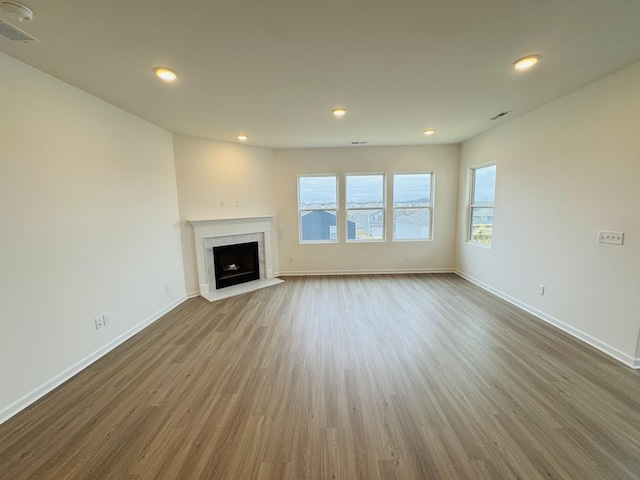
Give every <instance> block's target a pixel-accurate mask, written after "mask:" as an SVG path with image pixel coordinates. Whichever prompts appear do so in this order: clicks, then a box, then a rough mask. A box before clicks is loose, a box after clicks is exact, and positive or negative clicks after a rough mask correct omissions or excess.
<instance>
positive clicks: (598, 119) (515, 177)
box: [456, 64, 640, 366]
mask: <svg viewBox="0 0 640 480" xmlns="http://www.w3.org/2000/svg"><path fill="white" fill-rule="evenodd" d="M639 85H640V64H636V65H633V66H631V67H629V68H626V69H624V70H621V71H619V72H617V73H615V74H613V75H611V76H609V77H607V78H604V79H602V80H600V81H598V82H596V83H593V84H591V85H589V86H587V87H584V88H582V89H580V90H578V91H576V92H574V93H572V94H570V95H567V96H565V97H563V98H561V99H559V100H557V101H555V102H552V103H550V104H547V105H546V106H543V107H541V108H539V109H537V110H535V111H533V112H531V113H529V114H527V115H524V116H522V117H520V118H516V119H514V120H512V121H510V122H508V123H506V124H504V125H502V126H500V127H498V128H495V129H493V130H491V131H489V132H487V133H485V134H483V135H480V136H478V137H476V138H474V139H472V140H470V141H467V142H465V143H464V144H463V145H462V150H461V164H460V195H459V210H458V211H459V217H458V241H457V249H456V255H457V256H456V267H457V268H458V269H459V270H460V271H461V272H462V273H463V274H465V275H467V276H470V277H472V278H474V279H476V280H477V281H479V282H482V283H484V284H485V285H486V286H488V287H489V288H491V289H494V290H495V291H497V292H499V293H501V294H503V295H505V296H507V297H510V298H511V299H512V300H514V301H516V303H518V302H519V303H520V304H522V305H524V306H526V307H527V308H530V309H533V310H535V311H537V312H538V313H539V314H540V315H541V316H542V317H543V318H546V319H547V320H548V321H551V322H555V323H557V324H558V325H560V326H561V327H563V328H566V329H567V330H569V331H571V332H572V333H574V334H575V335H577V336H579V337H581V338H583V339H585V340H587V341H589V342H591V343H592V344H594V345H596V346H598V347H599V348H601V349H603V350H605V351H607V352H608V353H610V354H611V355H614V356H616V357H617V358H619V359H620V360H622V361H624V362H625V363H627V364H633V362H634V361H635V362H638V365H639V366H640V361H639V359H635V360H634V357H636V356H638V353H640V348H639V347H637V341H638V334H639V331H640V134H639V132H640V88H639V87H638V86H639ZM487 161H495V162H496V163H497V185H496V203H495V211H494V214H495V217H494V221H495V224H494V240H493V246H492V248H491V249H490V250H489V249H484V248H481V247H477V246H474V245H470V244H468V243H466V242H465V241H464V240H465V238H466V235H467V228H466V225H467V219H468V213H467V211H466V208H465V207H466V205H467V204H468V203H467V202H468V196H467V193H468V181H469V180H468V179H469V167H471V166H473V165H476V164H480V163H484V162H487ZM598 230H615V231H623V232H625V245H624V246H622V247H620V246H611V245H603V244H599V243H598V242H597V236H598ZM538 284H544V285H545V286H546V291H545V294H544V296H539V295H537V293H536V289H537V285H538ZM637 348H638V350H637Z"/></svg>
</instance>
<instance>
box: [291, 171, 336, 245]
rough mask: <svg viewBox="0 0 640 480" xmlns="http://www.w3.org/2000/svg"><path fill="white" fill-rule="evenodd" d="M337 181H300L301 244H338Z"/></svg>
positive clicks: (310, 177) (304, 178) (316, 177)
mask: <svg viewBox="0 0 640 480" xmlns="http://www.w3.org/2000/svg"><path fill="white" fill-rule="evenodd" d="M337 208H338V177H337V176H336V175H300V176H299V177H298V218H299V219H300V241H301V242H337V240H338V221H337Z"/></svg>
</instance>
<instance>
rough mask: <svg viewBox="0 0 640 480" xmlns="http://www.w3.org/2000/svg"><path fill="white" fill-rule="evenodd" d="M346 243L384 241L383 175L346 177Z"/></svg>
mask: <svg viewBox="0 0 640 480" xmlns="http://www.w3.org/2000/svg"><path fill="white" fill-rule="evenodd" d="M346 192H347V193H346V197H347V241H353V242H358V241H372V240H384V174H382V173H376V174H366V175H365V174H354V175H347V176H346Z"/></svg>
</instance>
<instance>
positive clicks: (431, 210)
mask: <svg viewBox="0 0 640 480" xmlns="http://www.w3.org/2000/svg"><path fill="white" fill-rule="evenodd" d="M396 175H430V176H431V179H430V181H429V188H430V190H431V191H430V192H429V200H430V203H429V205H428V206H426V207H415V208H424V209H428V210H429V238H398V239H396V238H395V231H393V225H394V222H393V220H392V222H391V230H392V231H391V241H392V242H398V243H401V242H432V241H433V237H434V234H433V230H434V222H433V214H434V211H435V210H434V207H433V205H434V199H435V197H434V195H435V173H434V171H433V170H430V171H426V172H417V171H416V172H393V177H392V178H391V179H390V182H391V200H390V201H391V211H392V212H393V214H394V216H395V211H396V207H394V205H393V195H394V193H395V192H394V189H395V187H394V181H393V180H394V179H395V176H396ZM401 208H403V207H398V209H401Z"/></svg>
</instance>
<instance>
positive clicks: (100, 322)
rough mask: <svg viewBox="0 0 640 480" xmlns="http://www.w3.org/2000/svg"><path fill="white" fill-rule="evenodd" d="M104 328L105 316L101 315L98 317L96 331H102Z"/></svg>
mask: <svg viewBox="0 0 640 480" xmlns="http://www.w3.org/2000/svg"><path fill="white" fill-rule="evenodd" d="M102 327H104V316H102V315H100V316H98V317H96V330H100V329H101V328H102Z"/></svg>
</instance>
